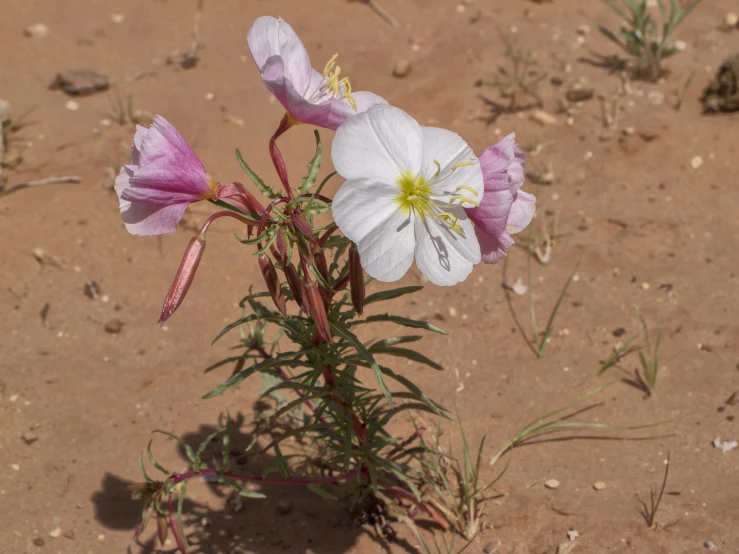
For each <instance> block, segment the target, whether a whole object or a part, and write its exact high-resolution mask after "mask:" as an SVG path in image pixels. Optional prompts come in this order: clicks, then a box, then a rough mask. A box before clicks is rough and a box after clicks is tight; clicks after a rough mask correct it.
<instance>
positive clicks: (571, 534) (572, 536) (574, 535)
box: [567, 529, 580, 541]
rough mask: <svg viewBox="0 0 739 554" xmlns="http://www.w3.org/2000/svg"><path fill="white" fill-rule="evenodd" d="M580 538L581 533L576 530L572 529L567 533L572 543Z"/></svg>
mask: <svg viewBox="0 0 739 554" xmlns="http://www.w3.org/2000/svg"><path fill="white" fill-rule="evenodd" d="M579 536H580V533H578V532H577V531H576V530H575V529H570V530H569V531H567V538H568V539H570V540H571V541H574V540H575V539H576V538H577V537H579Z"/></svg>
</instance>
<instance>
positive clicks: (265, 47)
mask: <svg viewBox="0 0 739 554" xmlns="http://www.w3.org/2000/svg"><path fill="white" fill-rule="evenodd" d="M247 41H248V42H249V49H250V50H251V55H252V56H253V58H254V61H255V62H256V64H257V67H258V68H259V71H260V72H261V74H262V80H263V81H264V85H265V86H266V87H267V89H268V90H269V91H270V92H271V93H272V94H274V95H275V97H276V98H277V99H278V100H279V101H280V103H281V104H282V105H283V106H284V107H285V110H287V113H288V115H289V116H290V118H292V120H293V122H297V123H309V124H311V125H317V126H318V127H326V128H327V129H333V130H335V129H337V128H338V127H339V125H341V124H342V123H343V122H344V121H345V120H346V118H348V117H349V116H351V115H354V114H355V113H360V112H364V111H366V110H367V109H368V108H370V107H371V106H374V105H375V104H386V102H385V100H383V99H382V98H381V97H379V96H377V95H376V94H373V93H371V92H352V87H351V85H350V83H349V79H348V78H346V77H344V78H340V77H339V74H340V72H341V69H340V68H339V66H338V65H336V55H334V56H333V57H331V59H330V60H329V61H328V63H327V64H326V67H325V68H324V70H323V73H319V72H318V71H316V70H315V69H313V67H312V66H311V64H310V59H309V58H308V52H307V51H306V49H305V46H303V43H302V42H301V41H300V39H299V38H298V35H296V34H295V31H293V29H292V27H290V25H288V24H287V23H286V22H285V21H283V20H282V19H281V18H280V19H275V18H274V17H268V16H265V17H259V18H257V20H256V21H254V24H253V25H252V26H251V29H250V30H249V34H248V35H247Z"/></svg>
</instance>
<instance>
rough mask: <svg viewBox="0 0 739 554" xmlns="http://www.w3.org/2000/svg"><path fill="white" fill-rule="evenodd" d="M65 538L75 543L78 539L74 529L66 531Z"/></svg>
mask: <svg viewBox="0 0 739 554" xmlns="http://www.w3.org/2000/svg"><path fill="white" fill-rule="evenodd" d="M64 536H65V537H66V538H68V539H69V540H70V541H73V540H74V539H75V537H76V535H75V532H74V529H67V530H66V531H64Z"/></svg>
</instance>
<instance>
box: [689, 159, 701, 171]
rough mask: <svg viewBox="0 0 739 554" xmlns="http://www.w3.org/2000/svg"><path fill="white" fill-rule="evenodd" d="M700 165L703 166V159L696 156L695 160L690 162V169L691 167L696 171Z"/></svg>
mask: <svg viewBox="0 0 739 554" xmlns="http://www.w3.org/2000/svg"><path fill="white" fill-rule="evenodd" d="M702 165H703V158H701V157H700V156H696V157H695V158H693V159H692V160H690V167H692V168H693V169H698V168H700V167H701V166H702Z"/></svg>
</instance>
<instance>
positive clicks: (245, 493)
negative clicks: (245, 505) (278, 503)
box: [218, 475, 267, 498]
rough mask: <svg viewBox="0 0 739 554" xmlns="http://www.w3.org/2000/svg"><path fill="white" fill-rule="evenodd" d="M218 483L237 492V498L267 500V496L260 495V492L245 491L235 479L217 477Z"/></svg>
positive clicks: (223, 476)
mask: <svg viewBox="0 0 739 554" xmlns="http://www.w3.org/2000/svg"><path fill="white" fill-rule="evenodd" d="M218 481H219V482H220V483H223V484H224V485H228V486H229V487H231V488H232V489H234V490H235V491H237V492H238V493H239V496H245V497H246V498H267V495H265V494H262V493H261V492H256V491H250V490H247V489H245V488H244V487H242V486H241V484H240V483H239V482H238V481H236V480H235V479H231V478H230V477H226V476H225V475H219V476H218Z"/></svg>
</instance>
